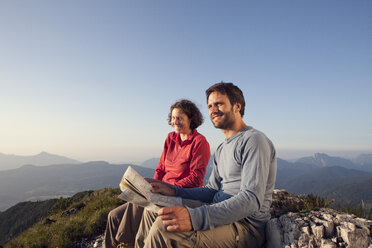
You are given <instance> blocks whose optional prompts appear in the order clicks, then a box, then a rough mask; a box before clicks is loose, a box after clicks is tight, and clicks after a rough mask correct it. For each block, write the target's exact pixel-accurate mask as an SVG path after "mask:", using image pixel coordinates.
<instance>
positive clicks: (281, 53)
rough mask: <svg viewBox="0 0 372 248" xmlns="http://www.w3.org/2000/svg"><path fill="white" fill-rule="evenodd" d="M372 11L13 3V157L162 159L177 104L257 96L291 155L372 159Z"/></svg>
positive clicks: (0, 10)
mask: <svg viewBox="0 0 372 248" xmlns="http://www.w3.org/2000/svg"><path fill="white" fill-rule="evenodd" d="M371 13H372V1H340V0H331V1H286V0H284V1H215V0H213V1H212V0H211V1H209V0H203V1H174V0H169V1H124V0H123V1H94V0H89V1H88V0H82V1H73V0H66V1H49V0H48V1H47V0H45V1H37V0H34V1H26V0H24V1H18V0H2V1H0V37H1V38H0V152H1V153H5V154H17V155H33V154H37V153H40V152H41V151H47V152H50V153H54V154H59V155H63V156H67V157H71V158H74V159H77V160H80V161H91V160H106V161H109V162H112V163H120V162H131V161H144V160H146V159H148V158H151V157H160V153H161V151H162V148H163V144H164V140H165V137H166V135H167V133H168V132H170V131H172V128H171V127H170V126H169V125H168V124H167V121H166V118H167V115H168V111H169V106H170V105H171V104H172V103H173V102H175V101H176V100H179V99H182V98H187V99H190V100H192V101H194V102H195V103H196V104H197V105H198V106H199V107H200V109H201V111H202V113H203V115H204V118H205V122H204V124H203V125H202V126H201V127H200V128H199V129H198V131H199V132H201V133H202V134H204V135H205V136H206V138H207V139H208V141H209V142H210V145H211V148H212V152H213V151H214V150H215V148H216V147H217V146H218V144H219V143H220V142H222V141H223V139H224V136H223V134H222V132H221V131H220V130H216V129H215V128H214V127H213V125H212V123H211V121H210V120H209V117H208V113H207V107H206V99H205V90H206V89H207V88H208V87H209V86H210V85H212V84H213V83H216V82H219V81H221V80H223V81H226V82H233V83H235V84H236V85H238V86H239V87H240V88H241V89H242V90H243V93H244V95H245V99H246V104H247V105H246V114H245V116H244V121H245V122H246V123H247V124H248V125H251V126H253V127H255V128H257V129H259V130H261V131H263V132H264V133H266V135H267V136H268V137H269V138H270V139H271V140H272V141H273V143H274V145H275V146H276V148H277V150H278V155H279V157H283V158H294V157H296V156H303V155H306V154H307V155H311V153H312V152H327V153H329V154H331V155H332V154H334V155H345V156H351V155H355V154H358V153H361V152H369V153H372V115H371V108H372V97H371V93H372V49H371V48H372V45H371V44H372V28H371V26H372V15H371Z"/></svg>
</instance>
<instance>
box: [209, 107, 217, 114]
mask: <svg viewBox="0 0 372 248" xmlns="http://www.w3.org/2000/svg"><path fill="white" fill-rule="evenodd" d="M215 112H218V108H217V106H215V105H214V106H211V107H210V108H209V113H210V114H211V113H215Z"/></svg>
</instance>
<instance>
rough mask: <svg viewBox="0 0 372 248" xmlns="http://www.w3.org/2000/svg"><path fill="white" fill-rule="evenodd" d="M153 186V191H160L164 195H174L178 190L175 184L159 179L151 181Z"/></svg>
mask: <svg viewBox="0 0 372 248" xmlns="http://www.w3.org/2000/svg"><path fill="white" fill-rule="evenodd" d="M150 184H151V186H152V190H151V192H152V193H158V194H162V195H168V196H174V195H175V194H176V190H175V189H174V188H173V185H170V184H168V183H165V182H161V181H157V182H151V183H150Z"/></svg>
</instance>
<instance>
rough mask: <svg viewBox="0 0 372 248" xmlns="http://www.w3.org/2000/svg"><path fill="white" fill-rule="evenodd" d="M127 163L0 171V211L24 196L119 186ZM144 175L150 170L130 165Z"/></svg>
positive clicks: (40, 196) (41, 197) (53, 195)
mask: <svg viewBox="0 0 372 248" xmlns="http://www.w3.org/2000/svg"><path fill="white" fill-rule="evenodd" d="M128 166H129V164H121V165H113V164H109V163H107V162H103V161H96V162H89V163H82V164H59V165H50V166H34V165H25V166H22V167H21V168H18V169H14V170H7V171H0V211H3V210H5V209H7V208H8V207H10V206H12V205H14V204H16V203H18V202H21V201H28V200H45V199H51V198H59V197H61V196H63V197H66V196H71V195H73V194H75V193H77V192H81V191H84V190H95V189H102V188H106V187H114V188H117V187H119V183H120V180H121V177H122V175H123V173H124V172H125V170H126V169H127V168H128ZM131 166H132V167H133V168H135V170H137V171H138V172H139V173H140V174H141V175H143V176H144V177H153V175H154V170H153V169H149V168H144V167H140V166H136V165H131Z"/></svg>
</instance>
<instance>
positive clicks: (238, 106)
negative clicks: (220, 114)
mask: <svg viewBox="0 0 372 248" xmlns="http://www.w3.org/2000/svg"><path fill="white" fill-rule="evenodd" d="M241 108H242V105H241V104H240V103H235V104H234V112H240V109H241Z"/></svg>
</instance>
